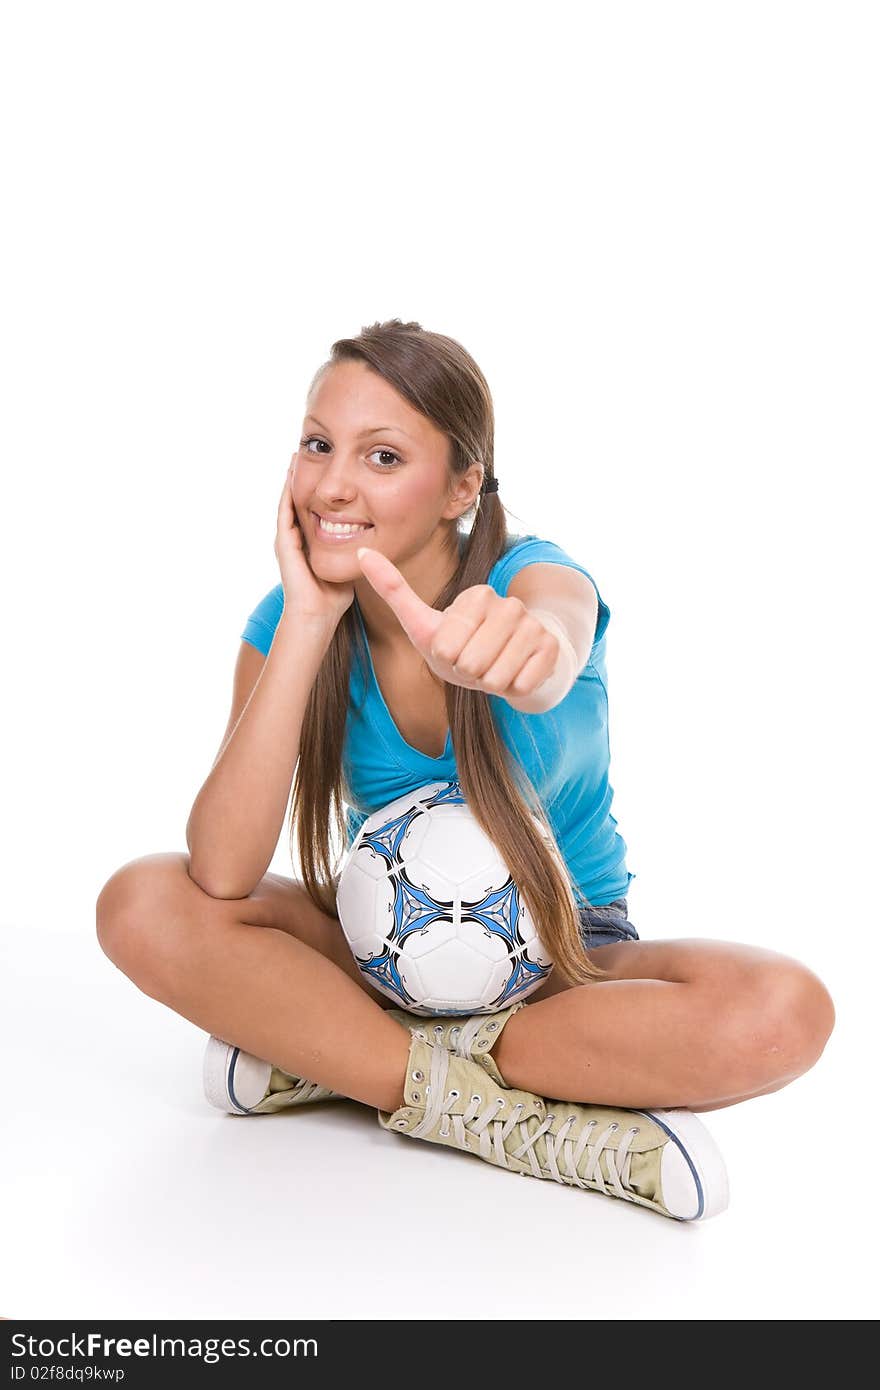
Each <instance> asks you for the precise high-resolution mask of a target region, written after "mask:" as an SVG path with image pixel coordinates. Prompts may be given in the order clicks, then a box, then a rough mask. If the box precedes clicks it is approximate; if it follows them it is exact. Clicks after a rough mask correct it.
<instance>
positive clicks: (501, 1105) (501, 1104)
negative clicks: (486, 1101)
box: [495, 1096, 504, 1110]
mask: <svg viewBox="0 0 880 1390" xmlns="http://www.w3.org/2000/svg"><path fill="white" fill-rule="evenodd" d="M495 1104H496V1105H497V1106H498V1108H499V1110H503V1109H504V1097H503V1096H499V1097H498V1099H497V1100H496V1102H495Z"/></svg>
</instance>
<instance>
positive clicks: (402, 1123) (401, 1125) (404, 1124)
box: [397, 1120, 406, 1129]
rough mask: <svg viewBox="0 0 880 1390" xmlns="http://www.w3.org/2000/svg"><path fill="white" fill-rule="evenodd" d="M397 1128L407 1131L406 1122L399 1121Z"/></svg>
mask: <svg viewBox="0 0 880 1390" xmlns="http://www.w3.org/2000/svg"><path fill="white" fill-rule="evenodd" d="M397 1128H398V1129H406V1120H398V1121H397Z"/></svg>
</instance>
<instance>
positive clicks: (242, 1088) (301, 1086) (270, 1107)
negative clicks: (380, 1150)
mask: <svg viewBox="0 0 880 1390" xmlns="http://www.w3.org/2000/svg"><path fill="white" fill-rule="evenodd" d="M202 1079H203V1082H204V1087H205V1096H206V1097H207V1099H208V1100H209V1101H210V1103H211V1104H212V1105H216V1106H217V1108H218V1110H226V1111H228V1112H229V1114H230V1115H268V1114H272V1113H273V1112H274V1111H276V1110H288V1109H289V1108H290V1107H291V1106H292V1105H307V1104H308V1103H309V1101H313V1100H346V1099H347V1097H346V1096H343V1095H341V1094H340V1093H339V1092H338V1091H329V1090H328V1089H327V1087H326V1086H319V1085H318V1083H317V1082H316V1081H307V1080H306V1079H305V1078H304V1077H301V1076H289V1075H288V1073H287V1072H286V1071H281V1069H280V1067H275V1066H273V1065H272V1063H271V1062H264V1061H263V1059H262V1058H261V1057H254V1056H253V1054H252V1053H250V1052H243V1051H242V1050H241V1048H240V1047H234V1046H233V1044H232V1043H228V1042H224V1041H223V1039H222V1038H215V1037H214V1036H211V1037H210V1038H209V1039H208V1045H207V1047H206V1048H205V1058H204V1063H203V1067H202Z"/></svg>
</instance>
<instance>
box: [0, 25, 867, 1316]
mask: <svg viewBox="0 0 880 1390" xmlns="http://www.w3.org/2000/svg"><path fill="white" fill-rule="evenodd" d="M0 53H2V57H0V115H2V124H3V129H4V132H5V139H4V148H3V186H4V192H5V202H6V212H5V214H4V218H3V227H2V237H3V243H4V245H3V256H2V273H3V281H4V283H3V296H2V298H3V306H4V307H3V320H4V326H3V328H2V371H3V382H4V387H5V390H4V395H5V396H6V406H5V409H4V413H3V419H2V452H3V484H2V512H0V515H2V545H0V566H2V575H0V579H2V583H0V594H2V602H3V606H4V614H3V616H4V622H3V628H4V632H5V645H6V663H5V669H6V676H5V679H4V682H3V696H4V701H3V703H4V716H3V720H2V726H0V739H2V749H0V752H2V774H3V796H2V801H0V817H2V823H0V843H2V847H3V852H4V860H5V872H4V874H3V895H2V900H0V925H2V928H3V930H2V932H0V941H2V945H3V949H4V959H5V964H4V979H5V988H6V998H5V1010H4V1019H5V1023H4V1025H3V1027H4V1041H3V1053H4V1056H5V1058H6V1061H7V1065H8V1066H9V1071H8V1073H7V1083H6V1086H7V1102H8V1103H7V1104H6V1105H5V1106H4V1107H3V1108H4V1111H5V1114H4V1128H5V1129H6V1143H5V1149H4V1154H3V1157H2V1158H0V1169H5V1170H6V1171H5V1172H0V1176H2V1179H3V1186H4V1190H5V1191H6V1193H7V1194H8V1195H9V1194H11V1197H12V1200H11V1201H10V1203H9V1205H8V1208H7V1217H6V1219H5V1224H6V1231H5V1235H6V1248H5V1254H4V1256H3V1258H2V1268H0V1280H2V1283H0V1313H2V1314H3V1315H5V1316H7V1317H14V1316H22V1317H23V1316H32V1317H50V1316H60V1317H73V1316H85V1315H89V1316H97V1315H105V1316H141V1317H151V1316H154V1317H159V1316H171V1317H186V1316H200V1315H205V1316H210V1317H235V1316H242V1317H246V1318H249V1317H258V1316H275V1315H277V1316H290V1317H297V1316H319V1317H327V1318H350V1317H371V1318H372V1317H384V1316H389V1315H393V1311H392V1309H390V1308H389V1306H388V1301H387V1292H388V1282H387V1281H388V1279H391V1278H394V1279H395V1280H396V1283H395V1287H396V1288H398V1289H399V1293H400V1302H399V1305H398V1309H397V1311H398V1313H399V1315H400V1316H404V1317H418V1316H427V1317H437V1316H449V1315H455V1316H457V1317H459V1318H475V1317H482V1316H486V1315H489V1316H494V1317H501V1318H504V1317H516V1318H517V1319H523V1318H526V1319H528V1318H538V1319H543V1318H554V1317H565V1318H593V1317H602V1318H621V1319H627V1318H642V1317H664V1318H667V1317H668V1318H678V1319H692V1318H698V1319H699V1318H728V1319H733V1318H847V1317H868V1316H875V1315H876V1312H877V1308H876V1302H874V1303H873V1305H872V1303H871V1300H870V1286H869V1284H868V1282H867V1281H866V1279H865V1277H864V1276H863V1270H862V1267H861V1259H862V1254H861V1252H862V1250H863V1249H870V1248H872V1246H873V1243H874V1242H875V1241H876V1236H877V1233H876V1227H875V1228H874V1234H873V1236H869V1233H868V1229H867V1227H868V1224H869V1223H873V1222H874V1221H875V1217H874V1210H875V1206H876V1204H875V1202H874V1198H873V1195H872V1187H873V1174H872V1171H871V1161H872V1157H873V1152H875V1151H876V1150H875V1149H874V1150H873V1151H872V1145H876V1143H877V1139H878V1135H877V1127H876V1118H875V1113H876V1079H875V1070H876V1056H877V1052H876V1042H875V1037H876V1008H875V998H876V991H877V983H876V982H877V971H878V964H880V960H878V951H877V926H878V914H877V906H876V895H875V886H874V879H873V877H872V873H873V869H874V866H875V863H876V858H877V853H876V832H877V819H876V815H875V810H874V806H875V794H874V788H875V786H876V779H877V774H878V759H877V741H876V737H875V711H876V708H877V700H878V690H877V685H876V682H875V679H874V668H875V654H874V647H875V645H876V634H877V618H876V611H877V587H876V582H875V570H876V565H875V559H876V530H877V527H876V511H874V510H872V507H871V506H870V505H869V499H870V497H871V489H872V485H873V484H874V475H875V474H876V472H877V465H878V461H880V460H878V452H880V451H878V424H877V382H878V365H880V363H878V349H877V323H878V314H880V295H878V259H877V253H876V248H877V246H878V244H880V225H878V224H880V217H878V183H877V156H878V149H877V143H878V142H877V134H876V133H877V129H878V118H880V110H878V105H880V103H878V97H877V83H876V73H877V66H878V59H880V54H878V21H877V13H876V8H875V7H874V6H873V5H871V4H867V3H866V4H858V3H840V0H836V3H833V4H832V3H823V4H819V3H798V4H794V3H792V4H783V3H773V2H772V0H761V3H739V4H736V5H732V4H730V5H725V4H708V5H707V4H705V3H666V4H663V5H655V4H651V3H641V4H635V3H630V4H626V5H623V6H621V5H595V4H583V3H580V4H574V3H572V4H563V3H552V0H551V2H550V3H545V4H542V5H541V6H539V7H538V8H537V9H536V8H535V7H534V6H533V5H526V4H523V3H509V2H508V3H504V4H501V3H494V4H480V3H473V0H469V3H467V4H465V3H462V0H451V2H450V0H447V3H445V4H444V5H443V6H442V7H439V8H438V7H427V8H425V7H423V8H421V9H420V8H416V9H413V8H412V7H411V6H405V5H404V4H402V3H389V2H388V0H380V3H376V4H372V5H369V6H354V5H351V6H349V5H343V4H333V3H326V4H323V5H321V6H320V7H313V6H306V5H301V4H294V3H277V2H273V3H266V2H265V0H263V2H262V3H260V4H257V5H252V4H247V5H246V4H243V3H238V4H230V3H217V0H212V3H210V4H208V3H194V0H175V3H173V4H170V3H156V0H152V2H151V3H150V4H140V3H139V4H134V3H127V4H121V5H120V4H115V3H114V4H110V3H106V4H100V3H94V0H81V3H80V4H78V5H76V6H72V7H71V6H67V5H62V4H58V3H31V4H29V5H27V6H23V5H22V6H18V7H15V8H13V7H10V8H8V9H7V10H6V11H5V15H4V18H3V21H2V29H0ZM393 316H397V317H400V318H403V319H411V318H414V319H417V320H418V321H419V322H421V323H422V324H423V325H424V326H425V327H426V328H429V329H433V330H435V331H438V332H442V333H446V334H449V335H451V336H452V337H454V338H456V339H458V340H459V341H460V342H461V343H462V344H463V345H464V346H465V347H466V348H467V349H468V350H469V351H470V352H471V353H472V354H473V355H474V357H475V358H476V360H477V361H478V363H479V364H480V366H481V367H482V369H483V371H484V372H485V374H486V376H487V378H488V380H489V383H490V386H491V388H492V391H493V395H494V401H495V408H496V416H497V434H496V470H497V473H498V476H499V478H500V480H501V498H502V500H503V502H504V504H505V505H506V507H507V508H508V509H509V513H510V516H509V524H510V527H511V529H512V530H516V531H528V532H534V533H536V534H538V535H540V536H544V537H547V538H549V539H552V540H555V541H556V542H557V543H558V544H560V545H561V546H563V548H564V549H566V550H567V551H568V552H569V553H570V554H571V555H572V556H573V557H575V558H576V559H577V560H579V561H580V563H582V564H583V565H585V566H586V567H587V568H588V569H589V571H590V572H591V574H592V575H593V576H594V578H595V580H596V582H597V584H598V586H599V589H600V591H601V593H602V595H603V597H604V598H605V599H606V601H607V602H608V604H609V606H610V607H611V610H612V618H611V624H610V627H609V630H608V639H607V650H608V669H609V684H610V699H611V706H610V708H611V713H610V727H611V746H612V765H611V781H612V785H613V786H614V788H615V803H614V812H615V815H616V817H617V819H618V823H619V829H620V832H621V834H623V836H624V838H625V840H626V842H627V846H628V866H629V868H630V869H631V870H632V871H633V872H635V873H636V875H637V877H636V879H635V880H634V882H633V884H632V885H631V888H630V895H629V902H630V913H631V916H632V919H633V920H634V921H635V923H636V925H637V927H638V929H639V931H640V933H641V935H642V937H643V938H664V937H676V936H683V937H686V936H702V937H710V938H717V939H719V940H738V941H742V942H749V943H758V944H762V945H766V946H769V947H771V948H773V949H775V950H778V951H782V952H785V953H788V954H790V955H793V956H796V957H797V958H798V959H800V960H802V961H803V962H805V963H806V964H808V965H809V966H810V967H811V968H812V969H813V970H815V971H816V972H817V973H818V974H820V975H821V977H822V978H823V979H824V980H825V982H826V984H827V985H828V987H829V989H830V990H831V992H832V995H833V997H834V1001H835V1005H836V1009H837V1027H836V1029H835V1032H834V1034H833V1035H832V1039H831V1041H830V1043H829V1045H828V1047H827V1048H826V1051H825V1053H824V1054H823V1056H822V1058H821V1059H820V1061H819V1063H818V1064H817V1066H816V1067H815V1068H814V1069H813V1070H812V1071H811V1072H810V1073H808V1074H807V1075H806V1076H805V1077H803V1078H801V1079H800V1080H799V1081H797V1082H795V1083H794V1084H793V1085H792V1086H791V1087H789V1088H787V1089H786V1090H784V1091H782V1092H778V1093H776V1094H774V1095H772V1096H769V1097H764V1098H762V1099H760V1100H757V1101H752V1102H749V1103H747V1104H745V1105H741V1106H737V1107H733V1108H730V1109H726V1110H723V1111H718V1112H714V1113H713V1114H712V1115H710V1116H709V1117H708V1119H707V1127H709V1128H711V1130H712V1132H713V1134H714V1135H715V1136H716V1138H717V1139H718V1141H719V1144H720V1145H721V1147H722V1148H723V1150H724V1152H725V1155H726V1158H727V1162H728V1168H729V1171H730V1176H731V1194H732V1195H731V1207H730V1209H729V1210H728V1211H727V1212H726V1213H725V1214H724V1215H723V1216H721V1217H718V1218H716V1219H715V1220H714V1221H712V1222H708V1223H706V1224H705V1225H698V1226H680V1225H678V1224H677V1223H674V1222H671V1221H664V1220H663V1219H662V1218H660V1217H657V1216H655V1215H654V1214H653V1213H650V1212H646V1211H644V1210H643V1209H639V1208H635V1207H629V1208H627V1207H626V1206H625V1205H624V1204H623V1203H621V1202H618V1201H614V1200H611V1199H604V1198H602V1197H601V1196H598V1195H595V1194H584V1193H577V1192H574V1191H572V1190H570V1189H565V1188H557V1187H555V1186H554V1185H553V1184H551V1183H538V1182H534V1183H523V1184H520V1183H514V1182H513V1179H512V1178H511V1177H508V1176H506V1175H502V1174H500V1173H498V1172H497V1171H496V1170H494V1169H492V1168H491V1167H490V1166H489V1165H487V1164H480V1163H477V1162H473V1163H471V1162H465V1159H464V1156H463V1155H459V1154H454V1153H446V1152H444V1151H441V1150H439V1149H437V1148H435V1147H433V1146H431V1147H429V1146H427V1145H420V1146H418V1147H417V1146H416V1145H413V1144H409V1143H408V1142H406V1143H405V1142H404V1141H403V1140H401V1139H400V1138H399V1136H391V1135H388V1134H385V1133H384V1132H380V1130H379V1128H378V1126H377V1124H376V1120H375V1116H371V1115H370V1113H369V1112H368V1111H367V1110H366V1109H365V1108H364V1107H361V1106H357V1105H356V1104H355V1103H354V1102H347V1103H345V1104H342V1103H338V1104H337V1105H336V1106H335V1107H334V1106H333V1105H332V1104H330V1103H328V1105H325V1106H324V1107H323V1108H321V1107H316V1108H315V1109H314V1110H311V1111H299V1112H296V1113H290V1114H288V1115H286V1116H280V1117H274V1118H273V1119H272V1121H271V1123H270V1122H269V1121H268V1120H267V1121H264V1122H262V1123H259V1124H258V1123H256V1122H255V1121H253V1122H251V1123H250V1124H244V1123H242V1121H241V1120H238V1121H235V1120H232V1119H231V1118H228V1117H224V1116H222V1115H220V1113H219V1112H217V1111H213V1110H211V1109H210V1108H209V1107H208V1106H207V1105H206V1103H205V1102H204V1100H203V1098H202V1095H201V1078H200V1065H201V1053H202V1049H203V1045H204V1042H205V1036H204V1034H201V1033H200V1032H199V1031H198V1030H197V1029H196V1028H195V1027H193V1026H192V1025H191V1024H189V1023H188V1022H187V1021H186V1020H184V1019H182V1018H180V1017H179V1016H178V1015H176V1014H173V1013H171V1011H170V1010H167V1009H165V1008H164V1006H162V1005H160V1004H158V1003H157V1002H155V1001H154V1000H152V999H150V998H148V997H147V996H145V995H143V994H141V993H140V992H139V991H138V990H137V988H136V987H135V986H134V985H133V984H132V983H131V982H130V981H129V980H128V979H127V978H126V977H125V976H123V975H122V974H121V972H119V971H117V970H115V968H114V967H113V966H112V965H111V964H110V962H109V961H108V960H107V958H106V957H104V956H103V954H102V953H101V952H100V949H99V947H98V945H97V942H96V939H95V935H94V904H95V899H96V897H97V895H98V893H99V891H100V889H101V886H102V885H103V883H104V882H105V881H106V879H107V878H108V877H109V876H110V874H111V873H112V872H113V871H114V870H115V869H116V868H118V867H119V866H120V865H121V864H123V863H125V862H127V861H129V860H131V859H134V858H137V857H140V856H142V855H146V854H149V853H154V852H156V851H159V850H172V849H178V850H183V849H185V848H186V846H185V837H184V828H185V824H186V819H187V816H188V814H189V809H190V806H191V804H192V802H193V800H194V798H195V795H196V793H197V792H198V790H199V787H200V786H201V784H202V781H203V780H204V778H205V777H206V776H207V773H208V771H209V770H210V766H211V763H212V761H213V758H214V755H215V753H216V751H217V748H218V746H219V742H220V739H221V735H222V733H223V729H224V727H225V724H226V719H227V716H228V713H229V704H230V699H231V692H232V671H233V665H234V661H235V657H236V653H237V649H238V644H239V634H240V632H241V630H242V627H243V625H244V621H245V619H246V617H247V616H248V614H249V613H250V612H251V610H252V609H253V607H254V606H255V605H256V603H257V602H258V600H259V599H260V598H262V596H263V595H264V594H265V593H266V592H267V590H268V589H270V588H271V587H272V586H273V585H274V584H276V583H277V582H278V580H279V577H280V576H279V574H278V571H277V564H276V561H275V556H274V553H273V540H274V533H275V512H276V507H277V498H278V494H279V491H280V487H281V483H282V481H283V477H284V473H285V470H286V468H287V466H288V462H289V459H290V455H291V453H292V451H293V449H294V448H295V447H296V441H297V438H298V429H299V426H300V424H301V420H302V413H303V410H304V399H305V392H306V389H307V386H308V382H309V380H310V379H311V376H312V374H313V372H314V370H315V369H316V367H317V366H318V365H319V364H320V363H321V362H323V361H324V360H325V358H326V357H327V355H328V354H329V349H330V345H331V343H332V342H333V340H334V339H335V338H338V337H343V336H349V335H352V334H356V333H357V332H358V331H359V329H360V328H361V326H363V325H365V324H368V323H371V322H374V321H376V320H381V319H386V318H390V317H393ZM286 842H287V827H286V825H285V829H284V832H283V835H282V838H281V841H280V842H279V850H278V853H277V854H276V858H275V861H274V863H273V866H272V867H273V869H274V870H275V871H276V872H281V873H287V874H290V873H292V872H294V867H292V866H291V864H290V862H289V860H288V858H287V852H286ZM694 1045H695V1047H699V1045H700V1041H699V1039H698V1038H696V1039H695V1040H694ZM10 1097H11V1100H12V1103H11V1104H10V1103H9V1100H10ZM294 1130H295V1132H294ZM432 1165H433V1167H432ZM481 1183H482V1184H484V1186H483V1187H482V1188H481V1186H480V1184H481ZM373 1184H375V1189H374V1187H373ZM508 1188H510V1189H511V1190H510V1191H508ZM438 1189H439V1191H438ZM375 1192H378V1193H379V1194H380V1197H379V1200H378V1209H377V1204H376V1201H374V1200H372V1198H371V1194H372V1196H374V1195H375ZM441 1195H442V1200H441ZM517 1246H519V1247H520V1248H519V1253H518V1254H517V1255H516V1256H515V1257H514V1259H513V1266H512V1268H513V1269H515V1271H516V1279H515V1280H514V1281H512V1282H511V1281H509V1280H507V1279H501V1278H500V1276H501V1273H502V1270H503V1269H505V1268H506V1269H507V1270H508V1274H509V1273H510V1270H511V1267H510V1266H508V1260H509V1259H510V1256H511V1252H512V1251H513V1250H515V1249H516V1248H517ZM874 1248H875V1246H874ZM404 1251H405V1252H406V1267H408V1268H411V1269H413V1270H418V1271H421V1273H422V1275H423V1276H424V1277H423V1278H422V1279H418V1278H410V1277H408V1278H406V1279H403V1280H401V1279H400V1275H401V1271H402V1270H403V1269H404V1267H405V1266H404V1261H403V1254H402V1252H404ZM499 1256H502V1258H499ZM474 1265H476V1266H477V1267H478V1268H480V1269H481V1270H482V1271H483V1273H484V1275H485V1278H484V1279H481V1280H480V1281H479V1283H480V1286H481V1288H482V1289H483V1293H482V1295H481V1300H476V1299H475V1297H474V1293H473V1290H474V1283H473V1280H472V1279H470V1278H469V1277H467V1275H466V1273H465V1271H467V1270H468V1269H469V1268H472V1266H474ZM243 1270H245V1271H246V1277H245V1276H243V1274H242V1271H243ZM443 1271H445V1272H446V1277H444V1278H442V1279H441V1275H442V1273H443ZM386 1276H387V1277H386ZM438 1279H441V1282H440V1283H439V1284H438ZM438 1288H442V1290H443V1296H442V1298H441V1299H438V1295H437V1290H438Z"/></svg>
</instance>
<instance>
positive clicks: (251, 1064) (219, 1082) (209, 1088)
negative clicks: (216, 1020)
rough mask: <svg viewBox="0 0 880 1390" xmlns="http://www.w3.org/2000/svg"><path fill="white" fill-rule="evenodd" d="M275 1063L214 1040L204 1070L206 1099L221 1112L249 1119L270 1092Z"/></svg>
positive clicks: (209, 1045)
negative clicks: (273, 1064)
mask: <svg viewBox="0 0 880 1390" xmlns="http://www.w3.org/2000/svg"><path fill="white" fill-rule="evenodd" d="M271 1075H272V1063H271V1062H264V1061H263V1059H262V1058H261V1057H254V1056H253V1055H252V1054H251V1053H250V1052H242V1050H241V1048H240V1047H235V1046H233V1044H232V1043H228V1042H224V1041H223V1039H222V1038H215V1037H213V1036H212V1037H211V1038H210V1039H209V1040H208V1045H207V1047H206V1048H205V1060H204V1063H203V1066H202V1079H203V1081H204V1087H205V1096H206V1097H207V1099H208V1100H209V1101H210V1103H211V1105H216V1107H217V1109H218V1110H226V1111H227V1112H228V1113H229V1114H230V1115H248V1114H250V1111H251V1110H252V1109H253V1107H254V1106H255V1105H259V1103H260V1101H261V1100H262V1099H263V1097H264V1096H265V1094H266V1092H267V1090H268V1089H269V1078H270V1077H271Z"/></svg>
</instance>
